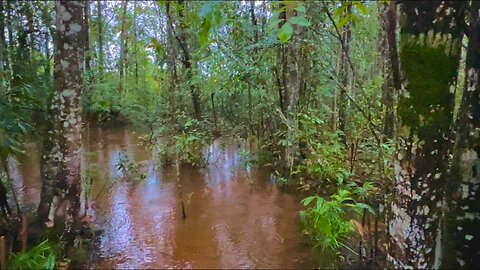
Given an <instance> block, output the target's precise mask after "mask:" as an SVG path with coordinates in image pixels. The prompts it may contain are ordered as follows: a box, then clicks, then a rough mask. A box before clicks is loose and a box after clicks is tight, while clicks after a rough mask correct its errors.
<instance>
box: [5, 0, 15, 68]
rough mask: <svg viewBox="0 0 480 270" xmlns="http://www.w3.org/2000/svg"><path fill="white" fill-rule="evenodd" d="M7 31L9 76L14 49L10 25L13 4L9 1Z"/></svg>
mask: <svg viewBox="0 0 480 270" xmlns="http://www.w3.org/2000/svg"><path fill="white" fill-rule="evenodd" d="M6 8H7V29H8V63H9V65H8V68H7V70H8V71H9V73H10V74H9V75H10V76H11V75H12V69H13V67H12V66H13V65H12V59H13V52H14V49H15V46H14V44H15V43H14V41H13V25H12V9H13V3H12V2H11V1H7V6H6Z"/></svg>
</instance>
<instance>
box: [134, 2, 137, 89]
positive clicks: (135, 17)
mask: <svg viewBox="0 0 480 270" xmlns="http://www.w3.org/2000/svg"><path fill="white" fill-rule="evenodd" d="M137 42H138V40H137V1H134V2H133V46H134V48H133V51H134V52H135V59H134V60H135V88H136V89H137V90H138V47H137Z"/></svg>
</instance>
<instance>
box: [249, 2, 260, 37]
mask: <svg viewBox="0 0 480 270" xmlns="http://www.w3.org/2000/svg"><path fill="white" fill-rule="evenodd" d="M250 20H251V22H252V27H253V42H254V43H257V42H258V29H257V18H256V17H255V1H250Z"/></svg>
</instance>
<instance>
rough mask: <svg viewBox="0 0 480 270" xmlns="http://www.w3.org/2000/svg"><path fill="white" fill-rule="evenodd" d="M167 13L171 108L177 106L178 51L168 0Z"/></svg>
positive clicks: (169, 98)
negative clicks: (176, 59)
mask: <svg viewBox="0 0 480 270" xmlns="http://www.w3.org/2000/svg"><path fill="white" fill-rule="evenodd" d="M166 13H167V42H168V47H169V50H170V52H171V53H169V54H167V65H168V69H169V72H170V87H169V93H168V100H169V102H168V103H169V105H170V107H171V108H174V107H175V89H176V84H177V81H178V79H177V64H176V61H175V58H176V55H177V51H176V48H175V42H174V29H173V19H172V14H171V1H170V0H168V1H167V2H166Z"/></svg>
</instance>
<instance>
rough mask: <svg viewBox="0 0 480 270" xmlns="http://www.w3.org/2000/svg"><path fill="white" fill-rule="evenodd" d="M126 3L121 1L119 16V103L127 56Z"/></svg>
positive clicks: (123, 93) (123, 86)
mask: <svg viewBox="0 0 480 270" xmlns="http://www.w3.org/2000/svg"><path fill="white" fill-rule="evenodd" d="M127 4H128V1H126V0H123V1H122V18H121V30H120V61H119V65H118V66H119V68H118V71H119V75H120V78H119V79H120V82H119V90H118V92H119V94H120V97H121V101H120V103H121V104H123V102H124V99H125V92H126V91H125V73H126V58H127V29H126V24H127Z"/></svg>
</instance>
